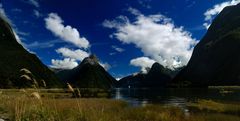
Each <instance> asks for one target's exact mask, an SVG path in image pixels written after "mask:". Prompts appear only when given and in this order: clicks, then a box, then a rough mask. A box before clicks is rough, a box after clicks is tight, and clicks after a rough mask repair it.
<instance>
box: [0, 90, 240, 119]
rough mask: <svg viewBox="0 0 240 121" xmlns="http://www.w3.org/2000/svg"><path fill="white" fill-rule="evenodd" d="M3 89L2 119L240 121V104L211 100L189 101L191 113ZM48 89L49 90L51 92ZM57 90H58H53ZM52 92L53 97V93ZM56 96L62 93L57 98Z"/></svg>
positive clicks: (1, 94) (66, 95)
mask: <svg viewBox="0 0 240 121" xmlns="http://www.w3.org/2000/svg"><path fill="white" fill-rule="evenodd" d="M32 91H33V90H17V89H16V90H2V91H1V90H0V102H1V103H0V119H4V120H13V121H14V120H15V121H240V117H239V115H240V106H239V103H238V104H237V103H236V104H233V103H232V104H225V103H219V102H214V101H211V100H199V101H198V102H196V103H189V104H188V108H189V109H190V112H189V113H190V114H189V115H186V113H185V112H184V111H183V110H181V109H180V108H178V107H173V106H166V105H146V106H144V107H132V106H130V105H128V104H127V103H126V102H124V101H119V100H112V99H105V98H70V96H71V94H69V93H64V92H59V93H57V92H56V91H55V92H54V91H42V92H39V93H40V95H41V97H38V96H37V95H34V93H32ZM47 92H48V93H47ZM53 92H54V93H53ZM50 95H51V96H50ZM54 95H62V96H57V97H55V96H54Z"/></svg>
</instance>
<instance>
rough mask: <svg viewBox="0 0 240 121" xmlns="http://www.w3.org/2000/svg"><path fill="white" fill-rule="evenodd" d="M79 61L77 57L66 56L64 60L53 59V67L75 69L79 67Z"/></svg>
mask: <svg viewBox="0 0 240 121" xmlns="http://www.w3.org/2000/svg"><path fill="white" fill-rule="evenodd" d="M77 66H78V63H77V62H76V60H75V59H71V58H65V59H63V60H55V59H52V65H51V67H52V68H60V69H73V68H74V67H77Z"/></svg>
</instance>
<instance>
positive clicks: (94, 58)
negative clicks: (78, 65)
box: [82, 54, 99, 65]
mask: <svg viewBox="0 0 240 121" xmlns="http://www.w3.org/2000/svg"><path fill="white" fill-rule="evenodd" d="M82 63H83V64H91V65H98V64H99V60H98V58H97V56H96V55H95V54H92V55H90V56H89V57H86V58H84V59H83V62H82Z"/></svg>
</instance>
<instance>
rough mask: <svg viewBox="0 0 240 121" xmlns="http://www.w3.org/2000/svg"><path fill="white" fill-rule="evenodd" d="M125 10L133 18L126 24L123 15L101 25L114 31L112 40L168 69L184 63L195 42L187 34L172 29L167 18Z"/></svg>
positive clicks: (172, 26) (179, 28)
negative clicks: (127, 45)
mask: <svg viewBox="0 0 240 121" xmlns="http://www.w3.org/2000/svg"><path fill="white" fill-rule="evenodd" d="M129 11H130V12H131V13H132V14H133V15H136V18H135V19H134V20H135V21H133V22H130V20H129V19H128V18H127V17H126V16H119V17H118V18H117V19H115V20H113V21H109V20H105V21H104V22H103V26H104V27H107V28H112V29H115V30H116V32H115V33H113V34H112V36H113V37H115V38H117V39H118V40H119V41H121V42H123V43H126V44H134V45H136V47H137V48H140V49H141V51H142V52H143V53H144V55H145V56H148V57H150V58H152V59H154V60H156V61H157V62H159V63H160V64H162V65H163V66H167V67H169V68H174V67H179V66H184V65H186V64H187V63H188V61H189V59H190V57H191V54H192V51H193V46H195V44H196V43H197V41H196V40H195V39H193V38H192V37H191V34H190V33H189V32H187V31H185V30H184V29H183V27H176V26H175V25H174V23H173V22H172V20H171V19H170V18H167V17H165V16H163V15H161V14H155V15H148V16H145V15H143V14H142V13H141V12H139V11H138V10H136V9H133V8H130V9H129Z"/></svg>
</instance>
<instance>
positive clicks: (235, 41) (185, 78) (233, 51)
mask: <svg viewBox="0 0 240 121" xmlns="http://www.w3.org/2000/svg"><path fill="white" fill-rule="evenodd" d="M239 11H240V4H238V5H235V6H229V7H226V8H224V10H223V11H222V12H221V13H220V14H219V15H218V16H217V17H216V18H215V20H214V21H213V23H212V25H211V26H210V28H209V30H208V32H207V33H206V35H205V36H204V37H203V39H202V40H201V41H200V42H199V43H198V44H197V45H196V47H195V48H194V52H193V55H192V57H191V59H190V61H189V63H188V65H187V66H186V68H184V69H183V70H182V71H181V72H180V73H179V74H178V75H177V76H176V78H175V79H174V80H173V84H174V85H178V86H193V87H206V86H208V85H240V54H239V52H240V12H239Z"/></svg>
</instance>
